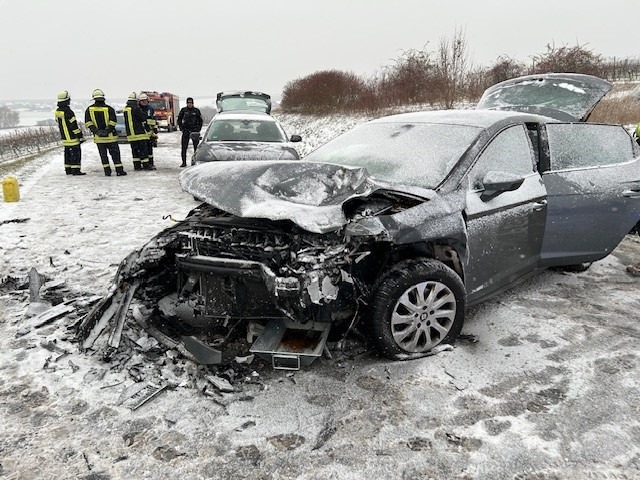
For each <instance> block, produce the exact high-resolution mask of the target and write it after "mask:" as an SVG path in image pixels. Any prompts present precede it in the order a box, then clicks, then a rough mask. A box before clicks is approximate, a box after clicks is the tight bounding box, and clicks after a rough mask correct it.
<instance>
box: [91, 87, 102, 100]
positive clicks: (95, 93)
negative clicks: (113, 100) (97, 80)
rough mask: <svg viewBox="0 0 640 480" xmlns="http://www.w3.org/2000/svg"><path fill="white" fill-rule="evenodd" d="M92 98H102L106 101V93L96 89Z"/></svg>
mask: <svg viewBox="0 0 640 480" xmlns="http://www.w3.org/2000/svg"><path fill="white" fill-rule="evenodd" d="M91 98H93V99H94V100H95V99H97V98H102V99H104V92H103V91H102V90H100V89H99V88H96V89H95V90H94V91H93V93H92V94H91Z"/></svg>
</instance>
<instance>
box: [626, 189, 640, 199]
mask: <svg viewBox="0 0 640 480" xmlns="http://www.w3.org/2000/svg"><path fill="white" fill-rule="evenodd" d="M622 196H623V197H629V198H640V190H625V191H624V192H622Z"/></svg>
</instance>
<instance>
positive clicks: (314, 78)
mask: <svg viewBox="0 0 640 480" xmlns="http://www.w3.org/2000/svg"><path fill="white" fill-rule="evenodd" d="M367 91H368V87H367V84H366V82H365V81H364V80H363V79H361V78H360V77H358V76H357V75H355V74H354V73H351V72H343V71H340V70H323V71H319V72H316V73H312V74H311V75H308V76H306V77H303V78H299V79H297V80H293V81H291V82H288V83H287V84H286V85H285V87H284V91H283V93H282V102H281V107H282V109H283V110H285V111H291V112H296V111H297V112H306V113H326V112H330V111H356V110H358V109H359V108H361V107H360V104H359V102H360V100H361V98H362V96H363V92H367Z"/></svg>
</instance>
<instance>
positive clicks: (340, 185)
mask: <svg viewBox="0 0 640 480" xmlns="http://www.w3.org/2000/svg"><path fill="white" fill-rule="evenodd" d="M610 88H611V85H610V84H608V83H607V82H605V81H603V80H601V79H597V78H595V77H590V76H585V75H574V74H551V75H542V76H536V77H525V78H524V79H520V80H519V81H509V82H505V83H504V84H501V85H497V86H495V87H492V89H490V90H488V91H487V93H486V94H485V96H484V97H483V99H482V101H481V104H480V108H479V109H476V110H460V111H456V110H450V111H429V112H417V113H407V114H400V115H392V116H389V117H384V118H380V119H377V120H374V121H371V122H368V123H366V124H363V125H361V126H359V127H356V128H354V129H353V130H352V131H350V132H347V133H345V134H343V135H342V136H339V137H337V138H336V139H334V140H332V141H331V142H329V143H327V144H325V145H323V146H322V147H320V148H319V149H317V150H316V151H314V152H313V153H311V154H310V155H308V156H307V157H305V158H304V159H303V160H302V161H300V162H285V161H255V162H211V163H204V164H201V165H197V166H195V167H193V168H190V169H187V170H185V171H183V172H182V174H181V176H180V182H181V185H182V188H183V190H185V191H186V192H188V193H190V194H192V195H194V196H195V197H197V198H199V199H202V200H203V201H204V203H203V204H202V205H201V206H200V207H198V208H196V209H195V210H194V211H192V212H191V213H190V214H189V216H188V218H186V219H185V220H184V221H182V222H180V223H178V224H177V225H176V226H174V227H172V228H170V229H168V230H166V231H164V232H161V233H160V234H159V235H158V236H157V237H155V238H154V239H153V240H152V241H151V242H149V243H148V244H147V245H146V246H145V247H143V248H142V249H141V250H140V251H137V252H133V253H132V254H131V255H130V256H129V257H127V259H125V260H124V261H123V263H122V264H121V266H120V268H119V271H118V274H117V277H116V280H115V282H114V284H113V287H112V290H111V292H110V293H109V295H108V296H107V297H106V298H105V299H103V301H101V302H100V303H99V304H98V305H97V306H96V307H95V308H94V310H93V311H92V312H91V313H90V314H89V315H88V316H87V318H86V319H85V320H84V322H83V323H82V325H81V327H80V332H81V335H82V338H83V341H84V342H85V343H84V346H85V347H86V348H90V347H91V346H92V345H93V342H94V341H95V339H96V338H97V336H98V335H100V332H101V331H103V330H105V329H106V328H107V326H109V328H110V331H111V332H112V333H111V334H110V343H109V345H110V346H111V347H115V346H117V342H115V341H114V342H112V341H111V339H112V337H113V335H114V333H113V332H116V333H115V335H116V338H117V332H118V330H120V331H121V329H122V322H124V317H125V316H126V315H125V314H126V311H127V309H128V308H129V304H130V303H131V301H132V299H133V298H138V299H139V300H140V301H142V302H144V303H146V304H147V305H149V306H151V307H153V308H155V309H156V312H157V316H156V324H155V328H158V329H162V330H163V331H164V332H165V334H166V335H169V336H171V338H173V339H178V340H177V341H178V342H179V341H180V339H185V338H187V339H189V340H188V341H186V343H184V342H183V344H184V345H187V347H188V348H187V350H189V351H190V352H191V353H193V352H194V351H198V352H202V351H203V349H206V348H207V347H210V346H211V342H210V339H211V335H212V334H213V333H219V334H222V335H223V336H224V338H228V336H229V335H230V334H231V332H232V331H234V330H235V329H237V326H238V325H243V326H246V325H248V329H249V332H250V333H252V335H248V338H250V339H251V340H254V341H253V346H252V351H253V352H255V353H258V354H260V355H262V356H264V357H266V358H269V359H270V360H271V361H272V363H273V365H274V367H276V368H299V367H300V365H304V364H305V363H306V362H308V361H310V360H312V359H313V358H315V357H317V356H318V355H319V353H318V352H320V353H321V351H322V347H323V346H324V342H325V341H326V338H327V335H328V332H329V329H334V330H339V331H341V332H348V331H349V330H350V329H352V328H354V327H355V326H357V328H359V330H360V331H362V332H367V333H368V334H369V335H370V338H371V340H372V342H373V344H374V345H375V346H376V347H377V349H378V350H379V351H380V352H381V353H382V354H383V355H386V356H388V357H390V358H395V359H401V358H414V357H419V356H423V355H426V354H428V353H429V352H430V351H432V349H434V347H436V346H438V345H440V344H443V343H450V342H452V341H453V340H454V339H455V338H456V336H458V334H459V333H460V331H461V329H462V326H463V321H464V315H465V309H466V308H467V307H468V306H470V305H473V304H476V303H478V302H481V301H483V300H486V299H488V298H490V297H492V296H494V295H496V294H498V293H500V292H502V291H504V290H506V289H508V288H510V287H513V286H514V285H516V284H518V283H520V282H522V281H523V280H525V279H526V278H529V277H530V276H531V275H533V274H535V273H536V272H538V271H540V270H541V269H544V268H547V267H568V266H575V265H585V264H588V263H589V262H593V261H596V260H599V259H601V258H603V257H605V256H607V255H608V254H609V253H611V251H612V250H613V249H614V248H615V247H616V246H617V245H618V243H619V242H620V241H621V240H622V238H623V237H624V236H625V234H626V233H627V232H629V230H630V229H631V228H632V227H633V226H634V225H635V224H636V222H637V221H638V219H639V213H640V165H639V162H640V158H639V154H640V152H639V151H638V147H637V145H636V144H635V143H634V142H633V141H632V138H631V136H630V135H629V133H628V132H627V131H626V130H625V129H624V128H623V127H622V126H620V125H604V124H594V123H585V122H584V120H586V118H587V116H588V114H589V112H590V111H591V110H592V109H593V107H594V105H595V104H596V103H597V101H599V99H600V98H602V96H604V94H606V92H607V91H608V90H609V89H610ZM523 99H524V100H523ZM526 99H528V100H526ZM554 100H558V101H556V102H554ZM523 111H524V112H523ZM118 312H120V313H118ZM194 332H196V333H197V334H196V333H194ZM253 333H255V335H253ZM193 338H197V339H198V341H199V342H200V343H198V344H197V347H196V348H195V349H194V348H190V347H189V345H191V347H193V345H194V341H193ZM205 351H206V350H205Z"/></svg>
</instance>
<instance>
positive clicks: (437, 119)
mask: <svg viewBox="0 0 640 480" xmlns="http://www.w3.org/2000/svg"><path fill="white" fill-rule="evenodd" d="M505 120H513V121H514V122H520V121H524V122H537V123H547V122H554V121H557V120H554V119H552V118H550V117H544V116H542V115H531V114H523V113H520V112H512V111H506V110H428V111H422V112H410V113H400V114H397V115H389V116H387V117H382V118H378V119H376V120H372V121H371V122H369V123H391V122H393V123H404V122H410V123H438V124H450V125H467V126H472V127H478V128H488V127H490V126H491V125H494V124H496V123H498V122H502V121H505Z"/></svg>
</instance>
